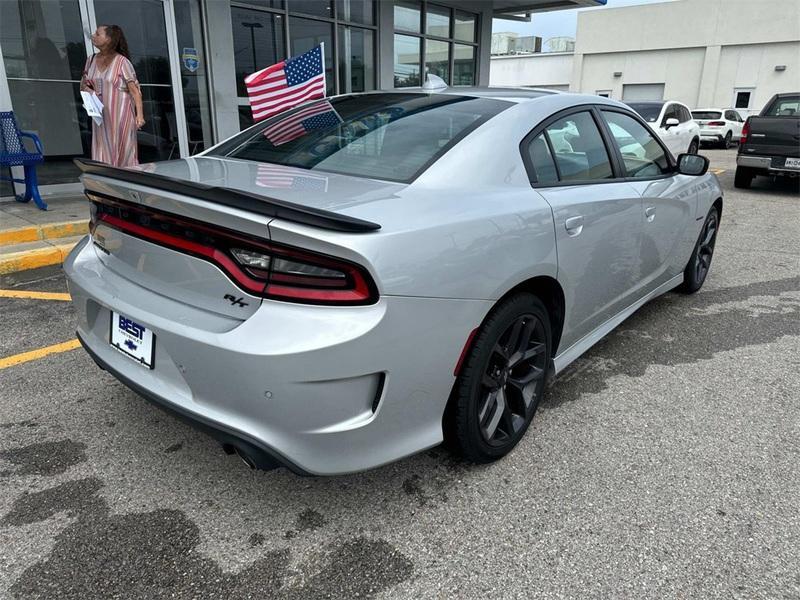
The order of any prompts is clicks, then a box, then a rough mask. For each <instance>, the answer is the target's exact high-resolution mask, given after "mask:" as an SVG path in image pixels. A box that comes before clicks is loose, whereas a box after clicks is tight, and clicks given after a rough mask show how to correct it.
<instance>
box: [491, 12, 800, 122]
mask: <svg viewBox="0 0 800 600" xmlns="http://www.w3.org/2000/svg"><path fill="white" fill-rule="evenodd" d="M491 63H492V67H491V76H490V83H491V85H515V86H516V85H522V86H532V87H549V88H555V89H568V90H569V91H573V92H582V93H590V94H600V95H604V96H609V97H611V98H616V99H618V100H645V99H647V100H661V99H670V100H678V101H680V102H683V103H684V104H686V105H688V106H689V107H690V108H696V107H711V106H717V107H735V108H738V109H741V110H740V112H742V113H743V114H752V113H755V112H758V111H759V110H760V109H761V107H762V106H763V105H764V104H765V103H766V102H767V100H769V99H770V98H771V97H772V96H773V94H776V93H778V92H796V91H799V90H800V0H757V1H754V0H676V1H674V2H663V3H656V4H648V5H642V6H628V7H621V8H608V9H603V10H589V11H581V12H580V13H579V15H578V28H577V35H576V46H575V51H574V52H572V53H544V54H533V55H525V56H508V57H492V59H491Z"/></svg>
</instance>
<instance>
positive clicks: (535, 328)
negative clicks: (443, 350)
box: [448, 293, 551, 463]
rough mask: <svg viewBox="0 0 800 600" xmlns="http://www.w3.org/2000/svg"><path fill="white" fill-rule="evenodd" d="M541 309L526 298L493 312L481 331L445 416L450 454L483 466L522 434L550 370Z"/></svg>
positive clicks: (516, 298)
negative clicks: (448, 420)
mask: <svg viewBox="0 0 800 600" xmlns="http://www.w3.org/2000/svg"><path fill="white" fill-rule="evenodd" d="M550 352H551V332H550V320H549V318H548V314H547V309H546V308H545V306H544V304H543V303H542V301H541V300H539V298H537V297H536V296H534V295H533V294H529V293H520V294H516V295H514V296H512V297H510V298H508V299H507V300H505V301H503V302H502V303H501V304H500V305H499V306H497V307H496V308H495V310H494V311H493V312H492V314H491V315H490V316H489V317H488V318H487V319H486V321H485V322H484V324H483V326H482V327H481V329H480V331H479V332H478V335H477V336H476V338H475V341H474V343H473V345H472V348H471V349H470V351H469V354H468V355H467V359H466V361H465V363H464V367H463V369H462V371H461V373H460V375H459V377H458V380H457V382H456V387H455V390H454V392H455V397H454V398H453V402H454V403H455V404H454V407H453V408H454V410H452V412H450V417H449V418H451V419H452V423H449V424H448V425H449V429H450V430H451V431H452V432H453V437H454V439H453V442H454V445H455V447H456V448H455V449H456V451H457V452H459V453H460V454H461V455H462V456H463V457H464V458H465V459H467V460H469V461H472V462H476V463H488V462H492V461H495V460H497V459H499V458H502V457H503V456H505V455H506V454H508V453H509V452H510V451H511V450H512V448H514V446H516V445H517V443H518V442H519V441H520V439H522V436H523V435H524V434H525V431H526V430H527V429H528V426H529V425H530V423H531V421H532V420H533V415H534V413H535V412H536V408H537V407H538V405H539V401H540V400H541V398H542V395H543V393H544V386H545V381H546V379H547V374H548V369H549V365H550Z"/></svg>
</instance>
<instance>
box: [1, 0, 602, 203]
mask: <svg viewBox="0 0 800 600" xmlns="http://www.w3.org/2000/svg"><path fill="white" fill-rule="evenodd" d="M603 1H604V0H566V1H565V2H559V4H558V7H555V9H564V8H571V7H575V6H589V5H595V4H598V3H602V2H603ZM551 5H552V2H550V1H549V0H466V1H460V2H459V1H454V0H436V1H435V2H434V1H431V2H428V1H427V0H396V1H395V0H0V110H13V111H14V113H15V115H16V118H17V120H18V122H19V124H20V127H21V128H22V129H26V130H31V131H34V132H36V133H37V134H38V135H39V136H40V137H41V139H42V142H43V145H44V148H45V155H46V160H45V164H44V165H43V166H42V167H40V169H39V175H40V181H41V183H42V184H43V186H45V188H44V191H45V193H54V192H60V191H67V190H71V189H75V188H76V184H75V182H76V181H77V169H76V168H75V167H74V166H73V164H72V159H73V158H74V157H76V156H89V155H90V148H91V127H90V126H89V121H88V118H87V116H86V114H85V112H84V111H83V109H82V103H81V101H80V94H79V84H80V79H81V74H82V71H83V68H84V65H85V63H86V59H87V56H89V55H91V54H92V52H93V48H92V45H91V41H90V39H89V36H90V34H91V32H92V31H94V29H95V28H96V27H97V26H98V25H101V24H106V25H108V24H116V25H119V26H120V27H122V29H123V31H124V32H125V35H126V37H127V40H128V45H129V47H130V52H131V59H132V62H133V64H134V67H135V69H136V72H137V75H138V78H139V82H140V84H141V88H142V94H143V98H144V105H145V119H146V125H145V127H144V128H143V129H142V130H141V131H140V132H139V134H138V143H139V156H140V160H141V161H142V162H147V161H154V160H167V159H171V158H179V157H183V156H190V155H192V154H194V153H196V152H199V151H201V150H202V149H204V148H206V147H208V146H210V145H212V144H214V143H216V142H218V141H220V140H222V139H225V138H227V137H229V136H230V135H233V134H235V133H236V132H238V131H240V129H241V128H243V127H246V126H248V125H249V124H251V123H252V118H251V116H250V108H249V105H248V102H247V98H246V95H245V88H244V77H245V76H246V75H247V74H249V73H252V72H253V71H255V70H258V69H261V68H264V67H267V66H269V65H271V64H274V63H276V62H278V61H280V60H282V59H284V58H286V57H288V56H293V55H297V54H300V53H302V52H305V51H306V50H309V49H311V48H312V47H314V46H316V45H317V44H319V43H323V44H324V51H325V66H326V74H327V87H328V93H329V94H337V93H347V92H359V91H366V90H373V89H387V88H394V87H404V86H418V85H420V82H421V80H422V77H423V75H424V73H425V72H430V73H434V74H436V75H439V76H440V77H442V78H443V79H444V80H445V81H446V82H448V83H449V84H450V85H455V86H459V85H464V86H467V85H487V84H488V82H489V46H490V40H491V27H492V18H493V17H498V16H500V17H502V16H506V15H511V16H515V15H516V14H517V13H520V12H522V13H530V12H534V11H537V10H553V9H554V7H552V6H551ZM515 18H517V17H515ZM10 194H11V189H10V186H8V185H5V187H4V188H2V189H0V196H9V195H10Z"/></svg>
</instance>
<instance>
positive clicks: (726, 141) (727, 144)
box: [722, 131, 733, 150]
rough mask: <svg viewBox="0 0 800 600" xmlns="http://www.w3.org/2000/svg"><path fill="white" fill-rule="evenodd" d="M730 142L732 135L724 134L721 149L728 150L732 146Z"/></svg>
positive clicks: (729, 133)
mask: <svg viewBox="0 0 800 600" xmlns="http://www.w3.org/2000/svg"><path fill="white" fill-rule="evenodd" d="M732 140H733V134H732V133H731V132H730V131H729V132H728V133H726V134H725V139H724V140H722V147H723V148H725V150H727V149H728V148H730V147H731V146H733V141H732Z"/></svg>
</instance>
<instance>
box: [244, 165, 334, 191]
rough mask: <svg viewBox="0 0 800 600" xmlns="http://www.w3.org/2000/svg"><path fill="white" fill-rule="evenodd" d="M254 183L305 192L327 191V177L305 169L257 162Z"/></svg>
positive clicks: (260, 185) (265, 186)
mask: <svg viewBox="0 0 800 600" xmlns="http://www.w3.org/2000/svg"><path fill="white" fill-rule="evenodd" d="M256 185H257V186H259V187H264V188H273V189H275V188H278V189H293V190H303V191H306V192H327V191H328V178H327V177H325V176H324V175H316V174H314V173H309V172H308V171H306V170H301V169H294V168H292V167H284V166H281V165H273V164H269V163H259V165H258V173H257V174H256Z"/></svg>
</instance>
